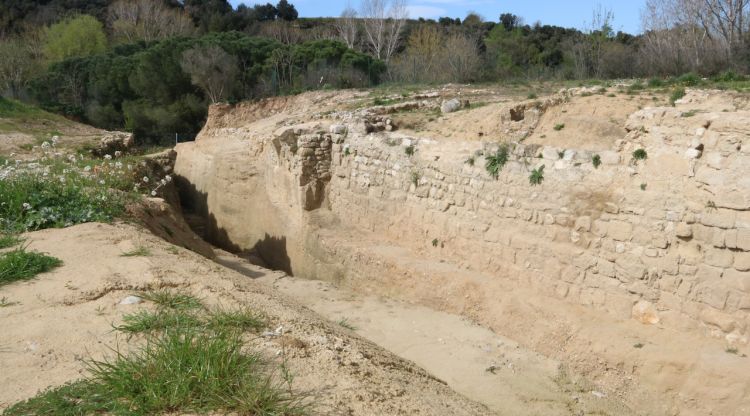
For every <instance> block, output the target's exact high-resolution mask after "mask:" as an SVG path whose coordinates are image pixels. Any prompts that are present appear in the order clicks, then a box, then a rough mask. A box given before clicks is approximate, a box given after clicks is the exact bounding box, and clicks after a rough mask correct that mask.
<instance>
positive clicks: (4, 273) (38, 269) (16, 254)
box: [0, 248, 62, 286]
mask: <svg viewBox="0 0 750 416" xmlns="http://www.w3.org/2000/svg"><path fill="white" fill-rule="evenodd" d="M60 265H62V261H61V260H60V259H56V258H54V257H50V256H47V255H44V254H41V253H36V252H33V251H26V249H25V248H19V249H16V250H13V251H9V252H7V253H3V254H2V255H0V286H2V285H6V284H8V283H13V282H16V281H19V280H28V279H31V278H33V277H34V276H36V275H38V274H40V273H44V272H48V271H50V270H52V269H54V268H55V267H58V266H60Z"/></svg>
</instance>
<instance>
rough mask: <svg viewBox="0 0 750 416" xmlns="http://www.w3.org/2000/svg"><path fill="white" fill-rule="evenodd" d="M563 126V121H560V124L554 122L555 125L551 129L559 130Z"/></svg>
mask: <svg viewBox="0 0 750 416" xmlns="http://www.w3.org/2000/svg"><path fill="white" fill-rule="evenodd" d="M564 128H565V124H563V123H560V124H555V127H553V129H554V130H555V131H560V130H562V129H564Z"/></svg>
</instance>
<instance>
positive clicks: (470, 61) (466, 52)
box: [440, 33, 482, 82]
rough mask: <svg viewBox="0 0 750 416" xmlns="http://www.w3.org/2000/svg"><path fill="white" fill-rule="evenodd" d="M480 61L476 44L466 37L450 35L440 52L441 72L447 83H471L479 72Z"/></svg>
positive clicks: (457, 34)
mask: <svg viewBox="0 0 750 416" xmlns="http://www.w3.org/2000/svg"><path fill="white" fill-rule="evenodd" d="M481 62H482V59H481V55H480V53H479V48H478V47H477V42H476V41H475V40H473V39H471V38H470V37H468V36H465V35H462V34H460V33H456V34H453V35H450V36H449V37H448V40H447V41H446V42H445V48H443V50H442V54H441V60H440V63H441V64H442V66H443V67H442V68H441V72H442V73H444V74H445V76H446V78H447V81H449V82H467V81H472V80H474V78H475V77H476V76H477V73H478V72H479V67H480V65H481Z"/></svg>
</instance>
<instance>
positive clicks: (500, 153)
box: [484, 144, 509, 179]
mask: <svg viewBox="0 0 750 416" xmlns="http://www.w3.org/2000/svg"><path fill="white" fill-rule="evenodd" d="M508 155H509V152H508V146H507V145H504V144H502V145H500V147H498V149H497V152H495V154H494V155H487V156H485V160H486V161H485V163H484V168H485V169H486V170H487V173H489V174H490V176H492V177H493V178H495V179H497V178H498V176H500V171H501V170H503V167H504V166H505V164H506V163H508Z"/></svg>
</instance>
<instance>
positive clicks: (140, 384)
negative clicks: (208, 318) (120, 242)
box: [4, 328, 307, 416]
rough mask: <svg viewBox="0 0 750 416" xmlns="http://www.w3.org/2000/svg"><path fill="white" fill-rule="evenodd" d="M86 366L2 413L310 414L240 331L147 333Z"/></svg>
mask: <svg viewBox="0 0 750 416" xmlns="http://www.w3.org/2000/svg"><path fill="white" fill-rule="evenodd" d="M88 370H89V373H90V374H89V376H88V377H87V378H86V379H83V380H80V381H77V382H74V383H71V384H67V385H64V386H62V387H58V388H55V389H51V390H47V391H45V392H43V393H41V394H39V395H37V396H36V397H34V398H31V399H29V400H27V401H24V402H21V403H18V404H16V405H14V406H12V407H10V408H8V409H7V410H6V411H5V413H4V414H5V415H7V416H15V415H31V414H33V415H71V416H72V415H83V414H117V415H145V414H165V413H169V414H185V413H209V412H210V413H216V412H218V413H222V414H226V413H233V414H247V415H271V414H273V415H301V414H305V413H307V412H306V410H307V409H306V407H307V406H306V405H304V404H303V403H302V400H301V399H300V398H299V397H298V396H296V395H294V394H293V393H291V392H289V391H288V390H287V389H285V388H283V387H282V385H281V383H279V382H278V381H276V377H275V374H273V373H269V366H268V365H267V363H266V362H265V361H264V360H263V359H262V358H261V356H260V355H259V354H254V353H247V352H244V351H243V342H242V338H241V335H240V334H238V333H229V332H205V331H198V330H195V329H193V328H177V329H174V330H170V331H166V332H165V333H164V334H163V335H162V336H160V337H149V338H148V339H147V342H146V343H145V345H143V346H142V347H140V348H138V349H136V350H135V351H133V352H131V353H128V354H124V353H122V352H120V351H115V354H114V357H111V358H109V359H105V360H103V361H92V362H90V363H89V366H88Z"/></svg>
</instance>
